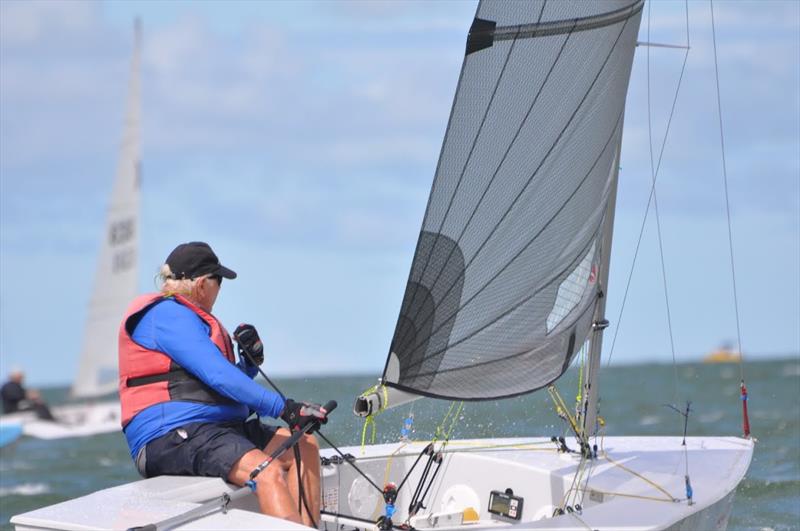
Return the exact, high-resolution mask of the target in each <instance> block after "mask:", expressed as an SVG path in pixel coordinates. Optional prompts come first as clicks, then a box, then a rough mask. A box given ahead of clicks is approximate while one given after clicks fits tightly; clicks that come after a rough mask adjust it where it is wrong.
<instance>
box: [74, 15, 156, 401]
mask: <svg viewBox="0 0 800 531" xmlns="http://www.w3.org/2000/svg"><path fill="white" fill-rule="evenodd" d="M140 43H141V29H140V25H139V23H138V22H137V23H136V28H135V41H134V52H133V59H132V61H131V77H130V86H129V89H128V102H127V111H126V117H125V127H124V133H123V136H122V146H121V150H120V158H119V164H118V166H117V173H116V178H115V182H114V189H113V193H112V195H111V202H110V203H109V206H108V213H107V218H106V225H105V229H104V231H103V240H102V243H101V245H100V254H99V258H98V262H97V270H96V274H95V277H94V289H93V291H92V298H91V300H90V301H89V311H88V313H87V318H86V329H85V332H84V340H83V350H82V352H81V358H80V364H79V367H78V374H77V377H76V379H75V381H74V383H73V386H72V395H73V396H76V397H91V396H100V395H105V394H108V393H111V392H113V391H115V390H116V389H117V379H118V372H117V332H118V329H119V323H120V320H121V319H122V315H123V313H124V312H125V309H126V307H127V305H128V304H129V303H130V301H131V300H132V299H133V298H134V296H135V295H136V284H137V278H138V259H139V257H138V252H139V249H138V247H139V244H138V242H139V169H140V152H141V140H140V126H141V102H140V100H141V94H140V93H141V88H140V81H139V63H140V48H141V47H140Z"/></svg>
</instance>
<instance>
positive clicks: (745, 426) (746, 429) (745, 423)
mask: <svg viewBox="0 0 800 531" xmlns="http://www.w3.org/2000/svg"><path fill="white" fill-rule="evenodd" d="M709 6H710V7H711V37H712V39H711V40H712V42H713V43H714V78H715V80H716V85H717V113H718V116H719V143H720V148H721V152H722V182H723V184H724V188H725V214H726V216H727V221H728V250H729V253H730V262H731V283H732V285H733V309H734V312H735V314H736V341H737V347H738V350H739V379H740V382H741V383H740V386H741V394H742V432H743V433H744V436H745V437H749V436H750V419H749V418H748V415H747V388H746V387H745V384H744V353H743V352H742V331H741V327H740V325H739V297H738V295H737V290H736V268H735V267H734V259H733V230H732V229H731V202H730V198H729V196H728V167H727V164H726V163H725V135H724V133H723V131H724V128H723V127H722V97H721V96H720V90H719V63H718V62H717V32H716V27H715V24H714V2H713V0H709Z"/></svg>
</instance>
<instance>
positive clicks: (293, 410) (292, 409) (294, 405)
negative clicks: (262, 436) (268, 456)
mask: <svg viewBox="0 0 800 531" xmlns="http://www.w3.org/2000/svg"><path fill="white" fill-rule="evenodd" d="M281 419H283V421H284V422H286V424H288V425H289V429H290V430H292V431H299V430H302V429H303V428H305V427H306V426H307V425H308V424H309V423H311V422H318V423H320V424H325V423H327V422H328V412H327V411H326V410H325V408H324V407H322V406H320V405H319V404H313V403H311V402H295V401H294V400H292V399H291V398H287V399H286V406H285V407H284V408H283V413H281Z"/></svg>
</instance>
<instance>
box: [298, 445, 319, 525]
mask: <svg viewBox="0 0 800 531" xmlns="http://www.w3.org/2000/svg"><path fill="white" fill-rule="evenodd" d="M299 447H300V463H301V466H300V470H301V472H302V478H303V491H304V492H305V495H306V501H307V502H308V508H309V509H310V510H311V516H312V517H313V519H314V522H317V523H319V517H320V516H319V508H320V499H319V498H320V490H319V475H320V466H319V444H318V443H317V439H316V438H314V436H313V435H306V436H305V437H303V438H302V439H300V444H299ZM306 517H308V514H307V513H306V512H304V513H303V521H304V522H305V520H306ZM310 524H311V522H310V521H309V522H308V523H307V524H306V525H310Z"/></svg>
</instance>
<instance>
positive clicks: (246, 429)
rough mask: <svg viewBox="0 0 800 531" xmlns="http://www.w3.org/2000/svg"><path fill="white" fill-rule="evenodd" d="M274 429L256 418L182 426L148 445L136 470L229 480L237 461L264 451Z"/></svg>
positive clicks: (146, 474)
mask: <svg viewBox="0 0 800 531" xmlns="http://www.w3.org/2000/svg"><path fill="white" fill-rule="evenodd" d="M276 430H277V427H275V426H268V425H266V424H261V422H260V421H259V420H258V419H252V420H250V421H247V422H243V421H235V422H220V423H205V422H195V423H192V424H185V425H184V426H181V427H180V428H176V429H174V430H172V431H170V432H169V433H167V434H165V435H162V436H161V437H159V438H157V439H153V440H152V441H150V442H149V443H147V445H146V446H145V447H144V449H143V450H144V452H143V453H141V452H140V455H139V456H138V457H137V459H136V464H137V468H138V469H139V472H140V473H143V474H142V475H143V476H145V477H148V478H151V477H154V476H161V475H168V476H210V477H219V478H222V479H223V480H225V481H228V474H229V473H230V471H231V469H232V468H233V465H234V464H235V463H236V461H238V460H239V459H240V458H241V457H242V456H243V455H244V454H246V453H247V452H249V451H250V450H252V449H254V448H258V449H259V450H263V449H264V447H265V446H266V445H267V443H268V442H269V441H270V439H272V436H273V435H275V431H276Z"/></svg>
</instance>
